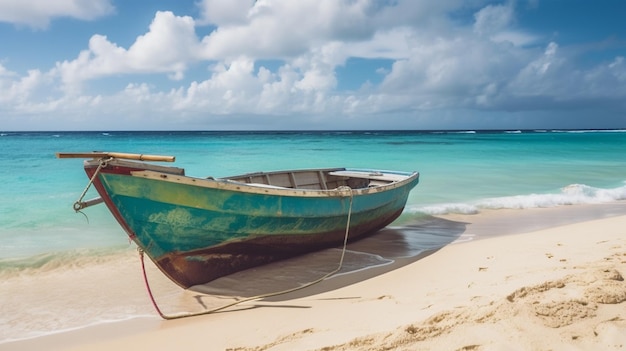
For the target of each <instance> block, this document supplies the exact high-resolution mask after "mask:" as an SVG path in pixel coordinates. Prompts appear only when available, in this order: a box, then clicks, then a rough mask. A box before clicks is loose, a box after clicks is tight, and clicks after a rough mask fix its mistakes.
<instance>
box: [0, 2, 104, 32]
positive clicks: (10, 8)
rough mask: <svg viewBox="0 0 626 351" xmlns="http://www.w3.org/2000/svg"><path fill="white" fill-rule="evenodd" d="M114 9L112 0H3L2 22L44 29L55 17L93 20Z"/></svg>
mask: <svg viewBox="0 0 626 351" xmlns="http://www.w3.org/2000/svg"><path fill="white" fill-rule="evenodd" d="M114 10H115V8H114V7H113V5H112V4H111V0H45V1H41V0H2V1H0V22H8V23H14V24H17V25H26V26H29V27H33V28H38V29H43V28H46V27H47V26H48V25H49V23H50V21H51V20H53V19H54V18H59V17H71V18H76V19H80V20H93V19H96V18H99V17H102V16H106V15H109V14H111V13H113V11H114Z"/></svg>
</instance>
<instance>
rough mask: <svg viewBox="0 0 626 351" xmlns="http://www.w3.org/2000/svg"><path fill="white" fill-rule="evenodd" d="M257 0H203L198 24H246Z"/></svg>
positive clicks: (199, 4)
mask: <svg viewBox="0 0 626 351" xmlns="http://www.w3.org/2000/svg"><path fill="white" fill-rule="evenodd" d="M254 3H255V0H229V1H223V0H201V1H200V2H199V3H198V4H197V5H198V7H200V18H199V19H198V21H197V22H198V24H200V25H206V24H212V25H215V26H220V27H221V26H229V25H240V24H244V23H246V22H247V20H248V14H249V12H250V10H251V9H252V7H253V6H254Z"/></svg>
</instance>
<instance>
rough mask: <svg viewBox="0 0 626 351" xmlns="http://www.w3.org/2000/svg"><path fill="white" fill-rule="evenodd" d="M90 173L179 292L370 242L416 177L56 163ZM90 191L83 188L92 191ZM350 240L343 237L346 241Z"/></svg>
mask: <svg viewBox="0 0 626 351" xmlns="http://www.w3.org/2000/svg"><path fill="white" fill-rule="evenodd" d="M57 157H59V158H87V160H85V161H84V168H85V171H86V173H87V175H88V177H89V178H90V182H89V185H91V184H93V185H94V186H95V188H96V189H97V191H98V193H99V195H100V198H97V199H94V200H89V201H84V202H83V201H82V198H83V197H84V195H85V193H86V192H87V189H85V191H84V192H83V195H81V199H79V201H77V202H76V204H75V205H74V209H75V210H76V211H79V210H82V209H83V208H85V207H88V206H91V205H94V204H97V203H100V202H104V203H105V204H106V206H107V207H108V209H109V210H110V211H111V213H112V214H113V216H114V217H115V219H117V221H118V222H119V223H120V225H121V226H122V228H123V229H124V230H125V231H126V233H127V234H128V236H129V237H130V238H131V239H132V240H133V241H134V242H135V243H136V244H137V245H138V246H139V248H140V249H142V250H143V251H144V252H145V253H146V254H147V255H148V256H149V257H150V258H151V259H152V261H153V262H154V263H155V264H156V265H157V266H158V267H159V269H160V270H161V271H162V272H163V273H164V274H165V275H167V276H168V277H169V278H170V279H171V280H172V281H174V282H175V283H177V284H178V285H180V286H181V287H183V288H188V287H190V286H193V285H197V284H203V283H206V282H209V281H211V280H213V279H216V278H219V277H221V276H224V275H228V274H231V273H234V272H237V271H240V270H243V269H247V268H251V267H254V266H258V265H261V264H266V263H269V262H272V261H276V260H280V259H284V258H288V257H292V256H295V255H299V254H303V253H306V252H311V251H314V250H319V249H322V248H327V247H332V246H337V245H340V244H341V243H343V241H344V239H345V236H346V235H348V237H349V240H355V239H358V238H361V237H363V236H365V235H368V234H372V233H374V232H376V231H377V230H379V229H381V228H383V227H385V226H386V225H388V224H390V223H391V222H392V221H393V220H395V219H396V218H397V217H398V216H399V215H400V214H401V213H402V211H403V209H404V206H405V204H406V201H407V197H408V195H409V191H410V190H411V189H412V188H413V187H415V186H416V185H417V183H418V181H419V174H418V173H416V172H395V171H373V170H358V169H347V168H328V169H308V170H290V171H280V172H259V173H250V174H243V175H237V176H233V177H226V178H221V179H213V178H195V177H189V176H186V175H185V171H184V169H182V168H178V167H168V166H164V165H159V164H153V163H146V162H142V161H174V157H171V156H150V155H138V154H124V153H112V152H90V153H57ZM89 185H88V186H87V188H89ZM346 231H347V234H346Z"/></svg>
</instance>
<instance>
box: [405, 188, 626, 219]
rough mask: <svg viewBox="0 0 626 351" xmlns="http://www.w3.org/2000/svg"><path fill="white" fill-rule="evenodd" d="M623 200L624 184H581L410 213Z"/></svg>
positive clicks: (415, 209)
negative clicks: (604, 185)
mask: <svg viewBox="0 0 626 351" xmlns="http://www.w3.org/2000/svg"><path fill="white" fill-rule="evenodd" d="M620 200H626V182H625V183H624V185H623V186H620V187H617V188H611V189H604V188H595V187H592V186H589V185H585V184H570V185H568V186H565V187H563V188H561V189H560V191H559V192H557V193H548V194H528V195H516V196H504V197H494V198H485V199H480V200H477V201H475V202H468V203H442V204H433V205H428V206H412V207H410V208H408V211H409V212H412V213H417V212H421V213H426V214H430V215H443V214H450V213H457V214H476V213H479V212H480V210H481V209H489V210H498V209H527V208H543V207H556V206H565V205H583V204H599V203H608V202H614V201H620Z"/></svg>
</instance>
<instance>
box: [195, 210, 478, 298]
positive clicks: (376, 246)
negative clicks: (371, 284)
mask: <svg viewBox="0 0 626 351" xmlns="http://www.w3.org/2000/svg"><path fill="white" fill-rule="evenodd" d="M466 226H467V223H464V222H456V221H451V220H446V219H442V218H438V217H433V216H426V217H423V218H422V219H421V220H420V221H419V222H418V223H411V224H407V225H403V226H397V227H387V228H385V229H382V230H380V231H378V232H377V233H375V234H373V235H371V236H369V237H366V238H363V239H360V240H358V241H356V242H352V243H349V244H348V245H347V248H346V252H345V255H344V258H343V263H342V265H341V269H340V270H339V271H338V272H337V273H336V274H335V275H333V276H331V277H330V278H327V279H325V280H323V281H321V282H319V283H317V284H314V285H312V286H308V287H306V288H304V289H300V290H296V291H292V292H289V293H285V294H281V295H276V296H272V297H267V298H264V299H263V301H273V302H276V301H287V300H291V299H296V298H301V297H307V296H312V295H316V294H320V293H323V292H327V291H331V290H335V289H339V288H342V287H345V286H348V285H351V284H355V283H358V282H360V281H363V280H367V279H371V278H373V277H376V276H379V275H382V274H385V273H387V272H390V271H393V270H395V269H398V268H400V267H403V266H405V265H408V264H411V263H413V262H416V261H418V260H420V259H422V258H424V257H427V256H429V255H431V254H433V253H434V252H436V251H437V250H439V249H440V248H442V247H444V246H446V245H448V244H450V243H452V242H454V241H456V240H459V238H461V236H462V234H463V233H464V232H465V230H466ZM342 251H343V250H342V247H337V248H331V249H326V250H321V251H317V252H313V253H310V254H306V255H302V256H298V257H294V258H290V259H286V260H283V261H279V262H274V263H271V264H267V265H264V266H260V267H256V268H252V269H248V270H245V271H241V272H238V273H234V274H231V275H229V276H225V277H222V278H219V279H216V280H214V281H211V282H209V283H207V284H203V285H195V286H193V287H191V288H190V289H189V290H190V292H196V293H199V294H197V295H195V296H194V298H195V299H196V300H197V302H198V304H200V305H201V306H203V308H206V307H207V305H209V304H210V302H209V300H214V299H215V298H216V297H223V298H226V299H229V298H241V299H245V298H249V297H253V296H258V295H265V294H270V293H273V292H278V291H286V290H291V289H295V288H298V287H300V286H304V285H306V284H308V283H309V282H312V281H315V280H317V279H319V278H320V277H323V276H324V275H326V274H328V273H329V272H332V271H333V270H335V269H337V267H338V265H339V262H340V260H341V255H342ZM205 300H207V301H206V304H205ZM248 307H249V306H248Z"/></svg>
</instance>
